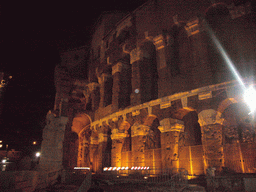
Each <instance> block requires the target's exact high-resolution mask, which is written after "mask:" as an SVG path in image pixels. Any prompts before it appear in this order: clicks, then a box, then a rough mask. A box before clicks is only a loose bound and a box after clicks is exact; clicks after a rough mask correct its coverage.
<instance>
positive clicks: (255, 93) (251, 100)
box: [244, 86, 256, 113]
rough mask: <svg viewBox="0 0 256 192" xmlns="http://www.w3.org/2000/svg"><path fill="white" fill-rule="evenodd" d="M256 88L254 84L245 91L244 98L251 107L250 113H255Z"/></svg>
mask: <svg viewBox="0 0 256 192" xmlns="http://www.w3.org/2000/svg"><path fill="white" fill-rule="evenodd" d="M255 97H256V90H255V89H254V88H253V86H250V87H249V88H248V89H246V90H245V92H244V100H245V102H246V104H247V105H248V107H249V108H250V113H253V112H254V111H255V109H256V100H255Z"/></svg>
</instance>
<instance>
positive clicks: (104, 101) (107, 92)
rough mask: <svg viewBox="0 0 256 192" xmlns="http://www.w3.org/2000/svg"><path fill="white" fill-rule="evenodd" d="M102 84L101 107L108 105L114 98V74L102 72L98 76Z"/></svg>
mask: <svg viewBox="0 0 256 192" xmlns="http://www.w3.org/2000/svg"><path fill="white" fill-rule="evenodd" d="M98 82H99V84H100V107H101V108H103V107H106V106H107V105H109V104H110V103H111V100H112V76H111V75H109V74H106V73H102V74H101V76H100V77H98Z"/></svg>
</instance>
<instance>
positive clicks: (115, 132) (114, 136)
mask: <svg viewBox="0 0 256 192" xmlns="http://www.w3.org/2000/svg"><path fill="white" fill-rule="evenodd" d="M125 137H129V134H128V133H127V131H124V132H120V131H119V130H118V129H113V130H112V135H111V139H112V140H114V139H123V138H125Z"/></svg>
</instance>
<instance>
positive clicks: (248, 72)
mask: <svg viewBox="0 0 256 192" xmlns="http://www.w3.org/2000/svg"><path fill="white" fill-rule="evenodd" d="M239 10H240V11H239ZM241 10H242V11H241ZM213 34H215V35H216V39H217V40H219V41H220V43H221V44H222V45H223V47H224V50H225V51H226V52H227V54H228V55H229V56H230V58H231V60H232V62H233V63H234V64H235V66H236V68H237V70H238V71H239V73H240V75H241V77H242V78H243V81H244V83H245V85H246V86H247V85H248V84H250V83H254V81H253V76H254V75H255V62H256V51H255V50H256V35H255V34H256V25H255V6H254V5H253V4H251V3H250V2H249V1H243V3H240V4H239V3H236V2H235V4H234V3H232V1H228V0H227V1H222V2H220V3H216V4H211V1H202V2H201V3H199V1H190V0H186V1H172V0H159V1H148V2H147V3H145V4H144V5H142V6H141V7H139V8H138V9H136V10H135V11H134V12H132V13H130V14H128V15H125V14H122V13H104V14H102V15H101V17H100V18H99V20H98V22H97V23H96V25H95V31H94V34H93V35H92V43H91V47H90V49H87V48H85V47H81V48H77V49H74V50H67V51H66V52H63V53H62V54H61V58H62V62H61V63H60V64H59V65H58V66H57V68H56V90H57V93H56V102H55V111H56V113H57V114H58V115H59V116H65V117H68V122H67V124H66V131H65V138H64V148H63V149H64V158H63V165H64V167H65V168H73V167H74V166H88V167H90V168H91V169H92V170H93V171H95V172H101V171H102V170H103V167H110V166H113V167H132V166H148V167H150V169H151V170H153V171H154V173H156V174H157V173H159V170H161V169H166V168H185V169H187V170H188V172H189V174H190V175H200V174H204V173H206V169H207V168H209V167H216V168H217V171H221V168H222V167H228V168H230V169H233V170H235V171H237V172H254V171H255V169H254V165H255V154H256V153H255V148H256V146H255V125H254V121H252V120H251V119H250V116H248V107H247V106H246V105H245V104H244V102H243V97H242V93H243V90H242V88H241V85H240V84H239V82H238V81H237V79H236V77H235V76H234V75H233V74H232V72H231V69H230V68H229V67H228V65H227V63H226V60H225V59H223V57H222V55H223V53H224V51H223V50H221V49H220V47H218V42H217V44H216V40H215V39H214V37H213ZM88 52H90V58H89V59H88V60H85V59H84V57H85V55H86V54H87V53H88ZM67 61H68V62H67ZM81 66H86V70H85V71H87V73H84V76H81V75H80V76H79V75H76V73H77V72H80V70H79V69H80V68H79V67H81ZM248 146H249V147H248ZM235 151H240V152H239V153H235Z"/></svg>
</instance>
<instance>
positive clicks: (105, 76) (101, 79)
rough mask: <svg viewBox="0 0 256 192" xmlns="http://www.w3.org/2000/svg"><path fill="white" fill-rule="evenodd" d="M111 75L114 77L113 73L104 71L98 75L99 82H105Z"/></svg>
mask: <svg viewBox="0 0 256 192" xmlns="http://www.w3.org/2000/svg"><path fill="white" fill-rule="evenodd" d="M110 77H112V75H110V74H107V73H102V74H101V75H100V76H99V77H98V82H99V84H102V83H104V82H105V81H107V79H109V78H110Z"/></svg>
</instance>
